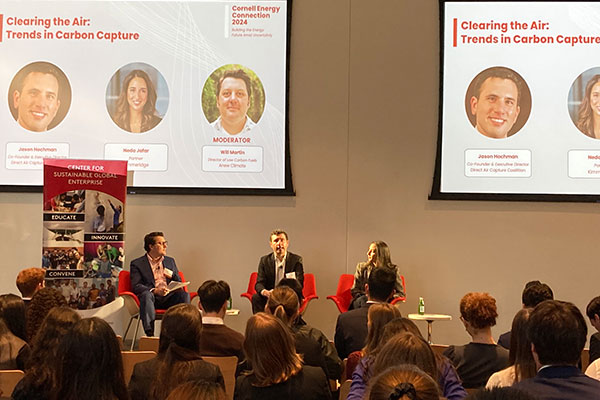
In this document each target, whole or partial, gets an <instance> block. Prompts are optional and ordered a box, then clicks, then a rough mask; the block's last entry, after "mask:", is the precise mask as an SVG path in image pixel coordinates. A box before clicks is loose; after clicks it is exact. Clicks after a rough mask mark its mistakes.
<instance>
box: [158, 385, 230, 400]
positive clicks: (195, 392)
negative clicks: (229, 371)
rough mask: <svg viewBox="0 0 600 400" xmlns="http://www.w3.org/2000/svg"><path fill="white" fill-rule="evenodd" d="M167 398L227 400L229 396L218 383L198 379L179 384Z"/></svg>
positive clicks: (172, 399)
mask: <svg viewBox="0 0 600 400" xmlns="http://www.w3.org/2000/svg"><path fill="white" fill-rule="evenodd" d="M167 400H227V396H226V395H225V391H224V390H223V388H222V387H221V385H219V384H218V383H215V382H207V381H203V380H198V381H189V382H186V383H184V384H183V385H179V386H177V387H176V388H175V389H174V390H173V391H172V392H171V394H170V395H169V397H167Z"/></svg>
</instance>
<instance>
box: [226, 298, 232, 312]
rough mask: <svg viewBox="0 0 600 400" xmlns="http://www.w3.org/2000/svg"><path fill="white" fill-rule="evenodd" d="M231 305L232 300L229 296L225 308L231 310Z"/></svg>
mask: <svg viewBox="0 0 600 400" xmlns="http://www.w3.org/2000/svg"><path fill="white" fill-rule="evenodd" d="M231 307H233V302H232V300H231V297H229V300H227V309H228V310H231Z"/></svg>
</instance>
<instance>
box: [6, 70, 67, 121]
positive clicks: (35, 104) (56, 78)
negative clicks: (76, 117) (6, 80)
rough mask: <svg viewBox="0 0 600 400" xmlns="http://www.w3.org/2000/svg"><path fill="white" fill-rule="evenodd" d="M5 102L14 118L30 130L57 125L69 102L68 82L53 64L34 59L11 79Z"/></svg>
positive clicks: (62, 117)
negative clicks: (6, 101) (34, 60)
mask: <svg viewBox="0 0 600 400" xmlns="http://www.w3.org/2000/svg"><path fill="white" fill-rule="evenodd" d="M8 103H9V108H10V111H11V114H12V116H13V117H14V118H15V121H17V123H18V124H19V125H20V126H21V127H22V128H24V129H27V130H28V131H31V132H46V131H48V130H50V129H52V128H54V127H55V126H57V125H58V124H59V123H60V122H61V121H62V120H63V119H64V117H65V116H66V114H67V112H68V110H69V107H70V105H71V85H70V84H69V80H68V79H67V76H66V75H65V74H64V72H63V71H61V69H60V68H58V67H57V66H55V65H54V64H51V63H48V62H44V61H37V62H33V63H31V64H28V65H26V66H25V67H23V68H21V70H19V72H17V74H16V75H15V77H14V78H13V80H12V82H11V85H10V88H9V94H8Z"/></svg>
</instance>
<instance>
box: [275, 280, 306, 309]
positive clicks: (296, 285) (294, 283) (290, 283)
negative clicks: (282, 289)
mask: <svg viewBox="0 0 600 400" xmlns="http://www.w3.org/2000/svg"><path fill="white" fill-rule="evenodd" d="M279 286H287V287H289V288H291V289H292V290H293V291H294V292H296V296H298V301H299V302H300V304H302V302H303V301H304V294H303V293H302V289H303V288H302V285H301V284H300V282H298V280H297V279H293V278H283V279H282V280H280V281H279V283H278V284H277V287H279Z"/></svg>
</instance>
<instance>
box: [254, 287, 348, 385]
mask: <svg viewBox="0 0 600 400" xmlns="http://www.w3.org/2000/svg"><path fill="white" fill-rule="evenodd" d="M298 308H299V301H298V296H297V295H296V293H295V292H294V291H293V290H292V289H291V288H289V287H286V286H280V287H276V288H275V289H273V291H272V292H271V296H269V298H268V300H267V306H266V307H265V311H266V312H267V313H269V314H271V315H274V316H276V317H277V318H279V319H281V320H282V321H283V322H284V323H285V324H286V325H287V326H288V328H290V330H291V332H292V335H293V336H294V339H295V341H296V351H297V352H298V353H299V354H301V355H302V359H303V361H304V364H305V365H311V366H313V367H321V368H323V372H325V375H327V377H328V378H329V379H332V380H340V379H341V375H342V360H340V358H339V357H338V355H337V352H336V350H335V347H334V346H333V345H332V344H331V342H329V340H328V339H327V337H326V336H325V335H324V334H323V332H321V331H320V330H318V329H316V328H313V327H311V326H309V325H302V326H299V327H298V326H295V325H294V321H295V320H296V319H297V318H298V315H299V312H298Z"/></svg>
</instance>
